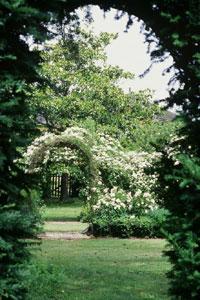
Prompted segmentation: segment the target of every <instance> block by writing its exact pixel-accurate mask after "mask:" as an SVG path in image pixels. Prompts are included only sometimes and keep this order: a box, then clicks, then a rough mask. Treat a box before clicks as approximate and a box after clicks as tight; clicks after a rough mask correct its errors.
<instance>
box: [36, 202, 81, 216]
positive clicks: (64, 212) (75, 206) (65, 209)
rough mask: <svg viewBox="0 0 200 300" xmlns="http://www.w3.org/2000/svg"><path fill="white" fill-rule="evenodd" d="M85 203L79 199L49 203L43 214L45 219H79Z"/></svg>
mask: <svg viewBox="0 0 200 300" xmlns="http://www.w3.org/2000/svg"><path fill="white" fill-rule="evenodd" d="M83 205H84V203H83V201H81V200H79V199H75V201H73V202H69V203H59V202H57V203H48V204H46V206H45V208H44V209H43V213H42V215H43V218H44V220H45V221H78V218H79V216H80V213H81V210H82V207H83Z"/></svg>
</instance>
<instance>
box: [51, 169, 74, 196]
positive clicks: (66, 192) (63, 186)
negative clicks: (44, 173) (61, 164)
mask: <svg viewBox="0 0 200 300" xmlns="http://www.w3.org/2000/svg"><path fill="white" fill-rule="evenodd" d="M50 185H51V199H52V200H61V201H66V200H67V198H69V197H71V196H72V187H71V180H70V176H69V175H68V174H52V175H51V180H50Z"/></svg>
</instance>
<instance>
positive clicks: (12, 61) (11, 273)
mask: <svg viewBox="0 0 200 300" xmlns="http://www.w3.org/2000/svg"><path fill="white" fill-rule="evenodd" d="M89 3H90V4H91V3H93V4H100V5H101V7H102V8H104V9H109V8H110V7H111V6H113V7H116V8H118V9H122V10H124V11H127V12H128V13H129V14H134V15H136V16H138V17H139V18H141V19H143V20H144V22H145V24H146V25H145V26H146V28H147V29H149V28H151V29H152V31H151V30H150V31H149V33H147V39H148V40H154V39H153V38H152V32H155V33H156V35H157V37H158V38H159V41H158V48H157V50H156V51H153V52H152V53H151V54H152V57H153V58H155V59H157V58H158V59H163V57H164V54H165V51H166V50H167V51H169V52H170V53H171V54H172V56H173V58H174V65H175V66H176V67H177V73H176V78H178V79H179V80H180V82H181V83H182V88H181V89H179V90H178V91H177V92H176V93H174V91H173V90H172V93H171V97H170V99H168V100H169V104H170V105H171V104H173V103H177V104H179V105H182V106H183V110H184V114H185V118H186V121H187V126H186V130H185V132H186V138H187V139H186V140H187V142H188V143H189V145H192V147H193V148H194V150H193V151H194V156H197V157H198V156H199V153H200V152H199V151H200V140H199V139H197V137H198V134H199V127H200V126H199V116H200V115H199V114H200V110H199V94H198V88H199V87H198V81H199V53H198V51H199V50H198V49H199V14H198V12H199V4H200V2H199V0H190V1H188V0H183V1H177V0H169V1H168V0H165V1H163V0H155V1H154V0H151V1H129V0H126V1H117V2H116V1H104V0H103V1H98V0H94V1H89V0H84V1H76V2H74V1H66V2H65V1H61V0H54V1H48V2H47V1H33V2H32V1H31V3H30V1H23V0H12V1H0V36H1V44H0V58H1V61H0V71H1V74H0V87H1V88H0V97H1V100H0V101H1V102H0V108H1V112H2V115H1V117H0V129H1V149H0V151H1V152H0V168H1V173H2V174H3V176H1V179H0V180H1V182H0V184H1V206H0V209H1V212H3V217H2V218H1V240H0V241H1V256H0V268H1V272H0V276H1V282H3V285H2V286H1V291H0V293H1V294H2V296H3V298H4V299H5V298H6V297H7V298H8V299H10V298H12V299H23V291H24V290H23V287H22V285H21V283H20V282H19V281H18V274H19V273H18V271H17V270H18V266H19V264H21V263H22V262H23V260H24V258H25V257H26V256H27V252H26V250H25V245H24V244H22V245H21V247H20V248H19V247H15V246H16V245H18V243H19V242H20V241H19V238H22V237H28V236H29V237H30V236H32V235H33V232H32V229H31V228H35V225H34V224H35V221H34V222H33V223H32V225H33V226H30V225H31V224H30V223H29V222H28V223H26V221H25V220H26V217H25V213H24V205H25V206H26V211H27V210H28V211H29V212H30V211H31V210H30V205H27V203H30V202H29V201H28V199H30V198H31V197H30V196H29V195H30V194H32V193H33V191H32V190H31V189H32V183H31V182H32V179H31V178H30V177H29V176H27V175H24V173H23V172H22V171H21V170H20V169H19V168H18V167H17V166H16V163H15V159H16V158H17V157H18V156H19V155H20V154H19V152H18V149H19V147H20V146H24V145H25V143H26V141H27V137H28V136H29V135H30V134H31V133H32V129H31V126H30V125H31V121H30V115H29V112H28V111H27V105H26V99H27V96H26V92H25V89H24V83H27V82H33V81H35V80H36V78H37V77H38V75H37V73H36V69H35V67H36V66H37V62H38V59H37V55H36V53H34V52H31V51H30V49H29V47H28V46H27V44H26V42H25V41H24V39H23V38H22V36H24V37H27V36H28V35H32V36H33V39H35V40H36V41H37V42H38V41H41V40H44V39H45V38H46V37H47V35H48V34H47V31H48V28H47V26H46V24H47V23H48V22H49V23H54V22H55V20H56V21H57V20H58V19H61V18H62V17H63V15H64V14H65V15H68V17H69V12H71V11H72V10H73V9H74V8H76V7H78V6H79V5H84V4H89ZM131 23H132V22H131V19H130V22H129V25H131ZM191 165H192V166H193V168H194V169H195V170H197V169H198V161H197V160H195V159H192V160H191V158H188V156H186V157H185V160H184V162H183V163H182V164H181V167H177V166H174V165H173V166H172V168H167V169H166V170H168V174H169V175H171V174H174V176H175V175H176V172H177V171H179V175H180V177H181V178H182V179H181V182H182V181H184V182H185V180H188V178H189V179H191V180H190V184H191V185H190V188H189V192H188V190H187V191H186V189H185V188H184V186H183V185H182V184H180V182H179V183H176V185H173V184H171V183H170V184H171V188H172V187H173V188H176V190H175V191H176V193H175V194H173V195H174V196H175V198H174V199H173V201H170V202H167V203H166V206H167V207H168V208H169V210H170V211H171V214H172V215H171V218H170V219H169V220H170V223H171V224H178V226H177V230H176V233H173V232H172V234H171V235H170V236H169V240H170V241H173V240H174V239H176V243H174V242H172V245H173V249H172V252H171V257H173V264H174V270H175V272H173V275H172V276H173V277H172V278H173V280H172V287H173V293H174V295H176V296H177V297H179V298H180V297H181V298H182V299H188V298H189V299H198V294H199V285H200V284H199V282H200V279H199V278H200V276H199V265H200V264H199V260H198V252H199V247H200V246H199V245H200V234H199V228H200V226H199V206H198V205H199V204H198V203H199V187H198V182H197V176H196V175H195V177H194V174H193V171H192V170H191V168H190V167H189V166H191ZM167 166H171V165H170V164H168V165H167ZM196 173H197V172H196V171H195V174H196ZM174 178H175V177H174ZM24 190H25V192H24ZM180 201H183V204H182V202H181V205H180V204H179V203H180ZM24 203H25V204H24ZM5 215H7V216H6V217H5ZM8 219H9V220H10V222H9V226H10V227H9V229H8V227H7V226H6V224H7V223H8V221H7V220H8ZM11 219H12V220H11ZM171 219H172V220H173V222H171ZM17 220H20V222H19V221H17ZM170 223H169V224H170ZM16 224H17V227H16ZM25 224H26V226H25ZM191 232H192V236H193V237H194V238H195V243H194V242H193V240H192V238H191V239H189V236H190V234H191ZM188 241H190V242H188ZM20 243H21V242H20ZM19 249H20V250H19ZM179 250H182V252H181V253H180V251H179ZM19 251H20V253H19ZM9 253H12V256H10V254H9ZM183 254H184V257H185V258H187V256H188V258H189V259H182V257H183ZM186 254H187V255H186ZM193 257H195V263H193V262H194V260H193ZM180 261H181V265H180ZM3 265H5V266H6V267H3ZM188 266H189V268H188ZM191 266H192V267H191ZM186 275H187V279H190V280H188V281H187V284H185V283H186V282H185V281H184V285H183V286H184V287H185V288H184V289H180V288H176V286H177V287H180V279H181V278H185V277H186Z"/></svg>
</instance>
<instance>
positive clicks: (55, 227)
mask: <svg viewBox="0 0 200 300" xmlns="http://www.w3.org/2000/svg"><path fill="white" fill-rule="evenodd" d="M87 227H88V224H87V223H80V222H74V221H71V222H67V223H65V222H45V224H44V226H43V230H44V231H50V232H82V231H83V230H85V229H86V228H87Z"/></svg>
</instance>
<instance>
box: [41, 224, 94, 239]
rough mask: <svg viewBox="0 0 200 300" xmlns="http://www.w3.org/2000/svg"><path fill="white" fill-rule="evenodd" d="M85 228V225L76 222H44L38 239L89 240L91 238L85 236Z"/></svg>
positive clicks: (86, 225)
mask: <svg viewBox="0 0 200 300" xmlns="http://www.w3.org/2000/svg"><path fill="white" fill-rule="evenodd" d="M87 227H88V224H87V223H81V222H77V221H65V222H64V221H57V222H55V221H51V222H45V224H44V232H43V233H42V234H40V238H41V239H46V240H80V239H90V238H91V236H89V235H87V234H85V231H86V229H87Z"/></svg>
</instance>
